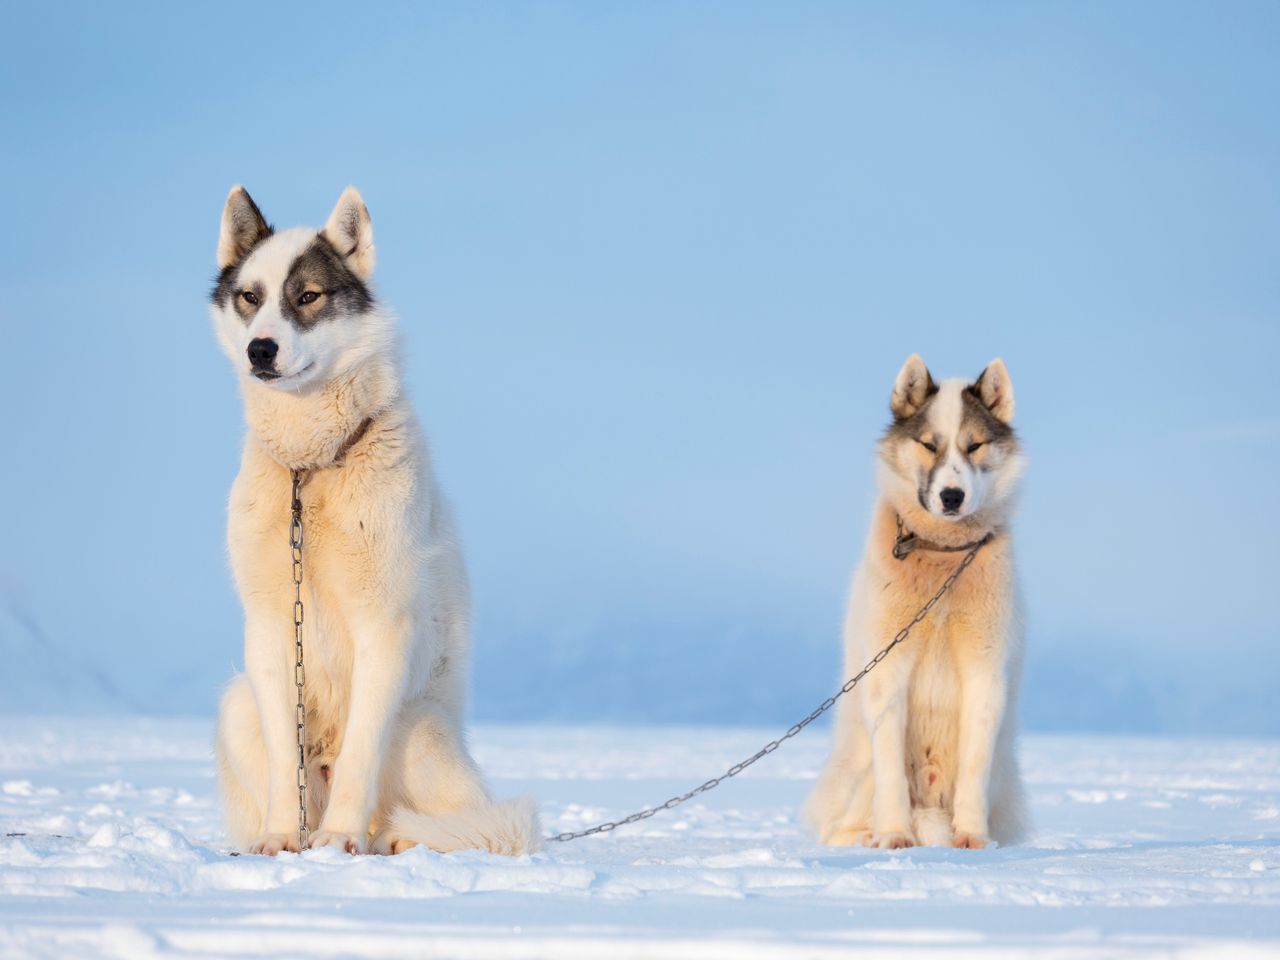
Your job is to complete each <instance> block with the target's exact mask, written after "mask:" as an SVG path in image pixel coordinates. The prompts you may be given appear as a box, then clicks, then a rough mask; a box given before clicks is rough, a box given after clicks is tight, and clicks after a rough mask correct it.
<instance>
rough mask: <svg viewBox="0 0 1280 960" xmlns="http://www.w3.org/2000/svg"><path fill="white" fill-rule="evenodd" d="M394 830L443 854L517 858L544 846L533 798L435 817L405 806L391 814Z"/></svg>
mask: <svg viewBox="0 0 1280 960" xmlns="http://www.w3.org/2000/svg"><path fill="white" fill-rule="evenodd" d="M391 829H392V831H393V832H394V833H395V834H396V835H398V836H400V837H403V838H404V839H406V840H411V841H413V842H414V843H420V844H422V845H423V846H424V847H427V848H429V849H431V850H435V851H438V852H439V853H451V852H452V851H454V850H488V851H489V852H490V853H500V854H503V855H505V856H509V857H515V856H519V855H520V854H522V853H533V852H534V851H535V850H538V849H539V848H541V846H542V823H541V821H540V820H539V819H538V810H537V807H536V806H535V805H534V802H533V798H532V797H519V798H517V799H515V800H498V801H489V802H487V803H485V804H483V805H481V806H478V807H472V808H471V809H469V810H457V811H454V812H453V813H445V814H437V815H434V816H433V815H430V814H425V813H418V812H417V811H414V810H408V809H406V808H404V807H401V808H400V809H399V810H397V811H396V813H395V814H394V815H393V816H392V817H391Z"/></svg>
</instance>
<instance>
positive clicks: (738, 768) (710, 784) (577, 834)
mask: <svg viewBox="0 0 1280 960" xmlns="http://www.w3.org/2000/svg"><path fill="white" fill-rule="evenodd" d="M990 542H991V537H990V535H988V536H987V537H984V538H983V539H982V540H980V541H978V543H976V544H974V546H973V549H971V550H970V551H969V552H968V553H967V554H965V556H964V559H962V560H961V561H960V563H959V564H957V565H956V568H955V570H953V571H952V572H951V575H950V576H948V577H947V579H945V580H943V581H942V586H940V587H939V588H938V591H937V592H936V593H935V594H934V595H933V596H932V597H930V598H929V601H928V602H927V603H926V604H925V605H924V606H923V607H921V608H920V609H919V611H918V612H917V613H916V615H915V616H914V617H912V618H911V621H910V622H909V623H908V624H907V625H906V626H905V627H903V628H902V629H901V630H899V631H898V633H897V635H896V636H895V637H894V638H893V639H892V640H890V641H889V645H888V646H886V647H885V648H884V649H883V650H881V651H880V652H879V653H877V654H876V655H875V656H874V657H872V658H871V659H870V660H869V661H868V662H867V665H866V666H865V667H863V668H862V669H861V670H859V671H858V672H857V673H856V674H854V675H853V676H852V677H850V678H849V679H848V680H846V681H845V683H844V686H842V687H841V688H840V689H839V690H837V691H836V692H835V693H834V694H832V695H831V696H829V697H827V699H825V700H823V701H822V703H820V704H818V706H817V708H816V709H815V710H814V711H813V712H812V713H810V714H809V715H808V716H807V717H805V718H804V719H803V720H801V721H800V722H799V723H796V724H793V725H792V726H791V727H790V728H788V730H787V732H786V733H784V734H783V735H782V736H780V737H778V739H776V740H770V741H769V742H768V743H766V744H765V745H764V746H763V747H761V748H760V749H759V750H757V751H756V752H755V753H753V754H752V755H751V756H749V757H747V758H746V759H745V760H739V761H738V762H737V763H735V764H734V765H733V766H732V767H730V768H729V769H728V770H726V771H725V772H724V773H722V774H720V776H718V777H712V778H711V779H710V780H708V781H706V782H705V783H702V784H700V785H699V786H696V787H694V788H693V789H692V790H690V791H689V792H688V793H682V794H679V795H677V796H674V797H672V798H671V799H669V800H667V801H666V803H661V804H659V805H658V806H656V807H648V808H646V809H644V810H638V811H636V812H635V813H633V814H631V815H630V816H629V817H624V818H622V819H621V820H606V821H605V822H604V823H597V824H596V825H595V826H593V827H588V828H587V829H586V830H578V831H572V832H568V833H558V834H556V835H554V836H551V837H548V838H547V840H548V841H549V842H554V843H564V842H567V841H569V840H580V839H582V838H583V837H590V836H593V835H595V834H597V833H610V832H612V831H613V830H616V829H618V827H625V826H627V825H628V824H631V823H639V822H640V821H641V820H648V819H649V818H650V817H652V816H654V815H655V814H658V813H661V812H662V811H664V810H671V809H674V808H675V807H678V806H680V804H682V803H684V802H685V801H687V800H692V799H693V798H694V797H696V796H698V795H699V794H701V793H706V792H707V791H708V790H714V789H715V788H716V787H718V786H720V784H721V783H723V782H724V781H725V780H728V779H730V778H731V777H736V776H737V775H738V774H740V773H741V772H742V771H743V770H745V769H747V767H749V766H751V765H752V764H753V763H755V762H756V761H757V760H759V759H760V758H761V757H765V756H768V755H769V754H771V753H773V751H775V750H777V749H778V748H779V747H780V746H782V745H783V744H784V743H786V742H787V741H788V740H790V739H791V738H792V737H794V736H796V735H797V734H799V733H800V732H801V731H802V730H804V728H805V727H807V726H809V724H811V723H813V721H815V720H817V719H818V718H819V717H820V716H822V715H823V714H824V713H826V712H827V711H828V710H830V709H831V708H832V707H834V706H835V705H836V701H837V700H839V699H840V698H841V697H843V696H844V695H845V694H846V693H848V692H849V691H850V690H852V689H853V688H854V687H856V686H857V685H858V681H860V680H861V679H862V678H863V677H865V676H866V675H867V674H868V673H870V672H871V671H872V670H874V669H875V668H876V666H877V665H879V663H880V661H882V660H883V659H884V658H885V657H887V656H888V655H889V651H890V650H892V649H893V648H894V647H896V646H897V645H898V644H900V643H902V641H904V640H906V639H907V637H908V636H910V635H911V630H912V628H913V627H915V626H916V624H918V623H920V621H922V620H923V619H924V618H925V617H927V616H928V615H929V611H930V610H932V609H933V606H934V604H936V603H937V602H938V601H939V600H941V599H942V596H943V594H945V593H946V592H947V591H948V590H950V589H951V588H952V586H954V585H955V582H956V580H958V579H959V578H960V574H962V573H964V571H965V568H966V567H968V566H969V564H971V563H973V558H974V557H976V556H977V555H978V551H979V550H981V549H982V548H983V547H985V546H986V545H987V544H988V543H990ZM298 650H299V654H298V655H299V657H301V655H302V654H301V650H302V647H301V646H299V647H298Z"/></svg>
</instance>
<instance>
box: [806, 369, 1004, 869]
mask: <svg viewBox="0 0 1280 960" xmlns="http://www.w3.org/2000/svg"><path fill="white" fill-rule="evenodd" d="M890 408H891V410H892V413H893V422H892V423H891V424H890V425H889V428H888V430H886V431H885V434H884V437H883V438H882V439H881V441H880V446H879V451H878V453H879V456H878V458H877V477H878V481H879V485H880V500H879V502H878V503H877V505H876V508H875V514H874V516H873V518H872V524H871V532H870V535H869V536H868V538H867V545H866V551H865V553H864V555H863V559H862V564H861V566H859V568H858V570H857V572H856V573H855V575H854V577H853V585H852V588H851V591H850V597H849V608H848V614H847V617H846V620H845V631H844V652H845V676H852V675H853V674H854V673H856V672H857V671H858V670H859V669H861V668H862V667H863V666H864V665H865V664H866V663H867V662H868V661H870V660H871V658H872V657H873V656H874V655H875V654H876V653H877V651H879V650H880V649H882V648H883V647H884V646H886V645H887V644H888V642H889V640H890V639H892V638H893V636H894V635H895V634H896V633H897V632H898V630H899V629H900V628H901V627H903V626H904V625H905V624H906V623H907V622H908V621H910V620H911V619H912V617H913V616H915V614H916V611H917V610H919V609H920V608H921V607H922V606H923V605H924V604H925V602H926V601H927V600H928V599H929V598H930V597H931V596H932V595H933V594H934V592H935V591H936V590H937V589H938V587H939V586H940V584H941V583H942V581H943V580H944V579H945V578H946V577H947V575H948V574H950V573H951V572H952V571H953V570H954V569H955V568H956V565H957V564H958V563H959V562H960V560H961V558H962V557H963V556H964V555H965V554H964V552H963V551H964V550H965V549H966V547H968V546H970V545H972V544H974V543H976V542H978V541H980V540H982V539H983V538H984V537H986V536H987V535H988V534H991V535H993V536H992V539H991V540H990V541H989V542H988V543H987V544H986V545H985V546H984V547H983V548H982V549H981V550H980V551H979V552H978V554H977V556H976V558H975V560H974V562H973V563H972V565H971V566H969V568H968V569H966V570H965V572H964V574H963V575H962V576H961V577H960V579H959V580H958V581H957V582H956V584H955V586H954V587H953V589H952V590H951V591H950V592H949V593H947V594H946V595H945V597H944V598H943V599H942V600H941V601H940V602H939V603H938V604H937V605H936V606H935V607H934V608H933V610H932V612H931V613H930V614H929V616H928V617H927V618H926V619H925V620H924V621H923V622H921V623H919V624H918V625H917V626H916V627H915V628H914V630H913V631H912V633H911V635H910V638H909V639H908V640H906V641H904V642H903V643H902V644H901V645H900V646H898V647H896V648H895V649H894V650H893V651H892V653H890V654H889V656H888V657H887V658H885V659H884V660H883V661H881V663H880V664H879V665H878V666H877V667H876V668H875V669H874V670H873V671H872V672H871V673H869V674H868V675H867V677H866V679H865V680H863V681H862V683H861V684H859V685H858V686H857V687H855V688H854V689H853V691H852V692H851V693H850V694H849V695H848V696H847V697H845V698H844V699H843V700H841V701H840V704H839V707H838V712H837V715H836V723H835V742H834V746H833V749H832V752H831V757H830V759H829V760H828V761H827V766H826V769H825V770H824V771H823V773H822V775H821V777H820V778H819V779H818V783H817V785H816V787H815V788H814V791H813V794H812V796H811V797H810V800H809V804H808V808H807V810H806V814H807V818H808V820H809V822H810V824H811V825H812V826H813V828H814V829H815V830H816V831H817V833H818V837H819V839H821V840H822V841H823V842H824V843H830V844H840V845H850V844H864V845H870V846H877V847H885V848H898V847H909V846H912V845H914V844H917V843H928V844H941V845H952V846H956V847H969V848H980V847H983V846H986V845H987V844H988V843H989V842H990V841H992V840H994V841H996V842H998V843H1005V844H1007V843H1014V842H1016V841H1017V840H1019V839H1020V838H1021V837H1022V835H1023V833H1024V832H1025V829H1026V815H1025V802H1024V799H1023V789H1022V782H1021V778H1020V775H1019V772H1018V764H1017V759H1016V757H1015V755H1014V737H1015V721H1016V717H1015V712H1016V701H1017V690H1018V682H1019V677H1020V674H1021V670H1022V644H1023V641H1022V622H1021V621H1022V617H1021V600H1020V595H1019V589H1018V584H1017V579H1016V576H1015V572H1014V560H1013V546H1012V541H1011V534H1010V529H1009V520H1010V513H1011V510H1012V507H1013V501H1014V496H1015V493H1016V488H1017V485H1018V479H1019V476H1020V475H1021V473H1022V468H1023V458H1022V455H1021V453H1020V451H1019V447H1018V441H1017V438H1016V437H1015V436H1014V432H1013V428H1012V427H1011V426H1010V421H1011V420H1012V419H1013V384H1012V383H1011V382H1010V380H1009V373H1008V371H1007V370H1006V369H1005V365H1004V363H1003V362H1002V361H1000V360H995V361H993V362H992V363H991V364H990V365H988V366H987V368H986V369H985V370H984V371H983V372H982V375H981V376H980V377H979V378H978V379H977V380H976V381H974V382H972V383H971V382H968V381H965V380H944V381H942V382H941V383H934V381H933V378H932V377H931V376H930V375H929V371H928V369H926V367H925V365H924V362H923V361H922V360H921V359H920V358H919V357H918V356H912V357H911V358H910V359H908V360H907V362H906V364H905V365H904V366H903V368H902V371H901V372H900V373H899V374H898V379H897V382H896V383H895V384H894V388H893V394H892V397H891V399H890ZM895 545H896V546H897V548H898V549H897V550H896V551H895Z"/></svg>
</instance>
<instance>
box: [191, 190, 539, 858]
mask: <svg viewBox="0 0 1280 960" xmlns="http://www.w3.org/2000/svg"><path fill="white" fill-rule="evenodd" d="M373 266H374V245H373V228H372V224H371V222H370V219H369V213H368V210H367V209H366V208H365V205H364V202H363V200H361V198H360V195H359V194H358V193H357V192H356V191H355V190H354V189H351V188H348V189H347V191H346V192H345V193H343V195H342V197H341V199H340V200H339V201H338V205H337V207H336V208H335V209H334V211H333V213H332V215H331V216H330V218H329V221H328V223H327V224H326V225H325V227H324V228H323V229H322V230H318V231H317V230H314V229H305V228H297V229H292V230H283V231H279V232H277V231H273V230H272V228H271V227H269V226H268V225H267V222H266V221H265V220H264V219H263V217H262V214H261V213H260V212H259V210H258V207H257V206H256V205H255V204H254V202H253V200H252V199H251V198H250V197H249V194H248V193H247V192H245V190H244V189H243V188H242V187H235V188H233V189H232V191H231V193H230V195H229V196H228V197H227V202H226V207H225V209H224V211H223V215H222V230H221V235H220V237H219V240H218V267H219V270H220V273H219V276H218V280H217V284H216V286H215V288H214V291H213V296H212V314H213V322H214V327H215V328H216V331H217V335H218V339H219V341H220V342H221V344H222V348H223V350H225V351H226V354H227V356H228V357H229V358H230V359H231V363H232V365H233V366H234V367H235V370H236V373H237V374H238V377H239V381H240V391H241V394H242V396H243V399H244V407H245V413H246V418H247V420H248V426H249V430H248V435H247V437H246V439H245V444H244V452H243V456H242V459H241V465H240V473H239V475H238V476H237V477H236V481H235V485H234V486H233V487H232V490H231V501H230V508H229V523H228V541H229V545H230V553H231V564H232V568H233V571H234V574H235V579H236V584H237V586H238V587H239V590H240V597H241V600H242V601H243V604H244V612H245V635H244V641H245V643H244V646H245V672H244V673H243V674H242V675H239V676H237V677H236V678H235V679H234V680H233V681H232V682H231V684H230V686H229V687H228V688H227V691H226V693H225V695H224V696H223V698H222V704H221V709H220V713H219V717H218V730H217V760H218V778H219V785H220V788H221V793H222V800H223V804H224V806H225V812H226V822H227V828H228V830H229V832H230V834H231V837H232V839H233V840H234V842H235V844H236V845H237V846H238V847H239V848H240V849H242V850H245V851H248V852H251V853H265V854H272V855H274V854H276V853H279V852H280V851H281V850H286V849H288V850H296V849H297V845H298V841H297V822H298V789H297V762H298V753H297V744H296V726H295V705H296V689H295V686H294V641H293V632H294V626H293V616H294V612H293V611H294V586H293V579H292V565H291V561H290V555H289V523H290V505H291V502H292V500H291V486H290V483H291V471H294V470H298V471H303V474H302V475H303V477H304V482H303V486H302V496H301V500H302V502H303V505H304V506H303V510H304V513H303V518H304V528H305V539H304V549H305V556H304V606H305V625H304V630H305V649H306V683H305V689H306V731H307V743H306V746H305V752H306V757H307V766H308V781H309V791H308V792H309V803H308V822H309V823H310V825H311V829H312V831H313V832H312V833H311V836H310V843H311V846H313V847H320V846H336V847H338V848H340V849H344V850H347V851H350V852H352V853H361V852H365V851H371V852H375V853H398V852H400V851H401V850H404V849H407V848H408V847H411V846H413V845H415V844H424V845H426V846H428V847H430V848H432V849H435V850H442V851H443V850H457V849H463V848H473V847H474V848H482V849H486V850H490V851H493V852H495V853H506V854H517V853H523V852H525V851H529V850H533V849H536V848H537V846H538V845H539V837H540V831H539V827H538V820H537V816H536V814H535V812H534V808H533V805H532V803H531V802H530V801H527V800H517V801H510V802H495V801H494V800H492V799H491V798H490V795H489V791H488V788H487V787H486V786H485V782H484V778H483V777H482V775H481V773H480V771H479V770H478V769H477V767H476V765H475V763H474V762H473V761H472V759H471V756H470V755H469V754H468V752H467V748H466V744H465V742H464V733H463V728H462V713H463V693H464V687H465V684H466V674H467V661H468V647H469V636H468V633H469V618H470V609H469V605H470V601H469V595H468V588H467V580H466V573H465V570H464V568H463V563H462V556H461V552H460V550H459V548H458V543H457V540H456V538H455V536H454V533H453V529H452V525H451V521H450V518H449V513H448V510H447V508H446V506H445V504H444V502H443V501H442V499H441V496H440V493H439V491H438V489H437V486H436V481H435V478H434V476H433V474H432V470H431V465H430V461H429V459H428V456H427V446H426V442H425V440H424V438H423V436H422V432H421V430H420V429H419V427H418V424H417V421H416V419H415V417H414V414H413V411H412V409H411V408H410V406H409V402H408V400H407V399H406V398H405V395H404V391H403V389H402V387H401V384H400V375H399V369H398V363H399V360H398V351H397V342H396V337H395V335H394V330H393V322H392V318H391V316H390V314H389V313H388V312H387V311H386V310H384V309H383V308H382V307H381V306H379V304H378V302H377V301H376V300H375V298H374V296H373V293H372V291H371V289H370V279H371V276H372V273H373Z"/></svg>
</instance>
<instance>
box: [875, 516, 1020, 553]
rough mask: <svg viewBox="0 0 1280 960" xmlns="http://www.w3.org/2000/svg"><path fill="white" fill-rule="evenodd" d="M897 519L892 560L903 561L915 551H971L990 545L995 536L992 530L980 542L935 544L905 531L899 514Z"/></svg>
mask: <svg viewBox="0 0 1280 960" xmlns="http://www.w3.org/2000/svg"><path fill="white" fill-rule="evenodd" d="M897 519H898V536H897V537H895V538H894V541H893V558H894V559H895V560H905V559H907V556H908V555H909V554H911V553H912V552H913V551H915V550H928V551H930V552H933V553H963V552H965V551H966V550H972V549H974V548H975V547H981V546H983V545H984V544H988V543H990V542H991V541H992V540H994V539H995V536H996V532H995V531H994V530H992V531H990V532H988V533H987V535H986V536H985V537H983V538H982V539H981V540H971V541H969V542H968V543H962V544H959V545H958V546H952V545H951V544H947V543H935V542H934V541H932V540H924V539H921V538H920V537H917V536H916V535H915V534H914V533H912V532H911V531H910V530H909V529H907V525H906V524H905V523H903V522H902V515H901V514H899V515H898V518H897Z"/></svg>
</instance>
